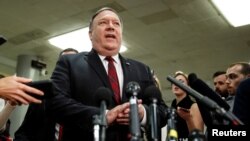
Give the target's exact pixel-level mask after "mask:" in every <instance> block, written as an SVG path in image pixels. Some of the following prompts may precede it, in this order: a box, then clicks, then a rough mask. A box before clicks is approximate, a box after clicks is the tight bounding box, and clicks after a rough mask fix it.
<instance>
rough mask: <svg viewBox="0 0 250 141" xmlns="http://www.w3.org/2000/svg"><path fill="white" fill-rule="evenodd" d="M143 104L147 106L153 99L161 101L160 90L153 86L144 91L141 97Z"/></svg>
mask: <svg viewBox="0 0 250 141" xmlns="http://www.w3.org/2000/svg"><path fill="white" fill-rule="evenodd" d="M143 99H144V102H145V103H147V104H150V103H152V100H153V99H156V100H157V101H159V100H160V99H162V96H161V92H160V89H159V88H157V87H156V86H155V85H151V86H149V87H147V88H146V89H145V92H144V95H143Z"/></svg>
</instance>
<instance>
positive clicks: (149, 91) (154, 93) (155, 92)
mask: <svg viewBox="0 0 250 141" xmlns="http://www.w3.org/2000/svg"><path fill="white" fill-rule="evenodd" d="M144 99H145V103H151V104H150V106H149V116H150V117H149V119H150V127H151V140H152V141H158V140H159V136H158V135H159V133H158V132H159V131H158V129H159V126H158V121H157V119H158V116H157V103H158V101H159V99H161V92H160V90H159V89H158V88H157V87H156V86H155V85H151V86H149V87H147V88H146V89H145V93H144Z"/></svg>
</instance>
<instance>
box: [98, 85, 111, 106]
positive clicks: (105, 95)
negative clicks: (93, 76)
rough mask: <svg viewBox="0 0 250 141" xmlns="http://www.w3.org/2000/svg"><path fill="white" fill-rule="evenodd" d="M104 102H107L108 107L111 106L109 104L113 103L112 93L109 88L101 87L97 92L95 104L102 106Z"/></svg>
mask: <svg viewBox="0 0 250 141" xmlns="http://www.w3.org/2000/svg"><path fill="white" fill-rule="evenodd" d="M102 101H105V102H106V105H107V106H109V104H110V103H111V101H112V92H111V90H110V89H109V88H105V87H100V88H98V89H97V90H96V92H95V102H96V105H100V103H101V102H102Z"/></svg>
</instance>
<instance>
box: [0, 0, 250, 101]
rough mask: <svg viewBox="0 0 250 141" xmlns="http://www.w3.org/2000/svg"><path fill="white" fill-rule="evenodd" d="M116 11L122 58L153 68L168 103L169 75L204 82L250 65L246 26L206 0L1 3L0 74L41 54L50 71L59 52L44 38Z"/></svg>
mask: <svg viewBox="0 0 250 141" xmlns="http://www.w3.org/2000/svg"><path fill="white" fill-rule="evenodd" d="M102 6H110V7H113V8H115V9H116V10H117V11H118V12H119V14H120V16H121V17H122V19H123V22H124V34H123V37H124V38H123V39H124V40H123V44H125V45H126V46H127V47H128V51H127V52H125V53H123V55H124V56H125V57H129V58H133V59H136V60H139V61H142V62H144V63H146V64H147V65H149V66H150V67H151V68H152V69H154V70H155V72H156V74H157V76H158V77H159V79H160V82H161V85H162V88H163V95H164V99H165V100H166V102H169V101H171V100H172V98H173V94H172V93H171V92H170V89H169V88H170V83H169V82H167V81H166V76H167V75H173V73H174V72H175V71H177V70H182V71H184V72H186V73H191V72H194V73H196V74H197V75H198V76H199V77H200V78H202V79H203V80H204V81H206V82H207V83H208V84H210V85H211V84H212V83H211V80H212V78H211V77H212V74H213V73H214V72H215V71H217V70H225V69H226V68H227V66H228V65H229V64H231V63H233V62H238V61H249V58H250V57H249V56H250V55H249V53H250V25H247V26H242V27H237V28H234V27H232V26H230V25H229V24H228V23H227V22H226V21H225V20H224V19H223V17H222V16H221V15H220V13H219V12H218V11H216V9H215V8H214V7H213V5H212V4H211V2H210V1H209V0H108V1H104V0H15V1H14V0H1V1H0V35H3V36H4V37H6V38H7V39H8V41H7V43H5V44H3V45H1V46H0V73H2V74H5V75H12V74H14V73H15V71H16V70H15V68H16V61H17V57H18V56H19V55H23V54H26V55H36V56H39V58H41V59H42V60H43V61H44V62H45V63H46V64H47V70H48V72H49V74H48V76H46V77H44V79H46V78H49V76H50V75H51V72H52V71H53V69H54V66H55V63H56V61H57V59H58V54H59V52H60V51H61V50H60V49H59V48H56V47H54V46H52V45H50V44H49V43H48V39H49V38H51V37H54V36H57V35H60V34H64V33H67V32H70V31H73V30H76V29H79V28H82V27H86V26H88V22H89V20H90V17H91V15H92V14H93V12H94V11H95V10H96V9H98V8H99V7H102Z"/></svg>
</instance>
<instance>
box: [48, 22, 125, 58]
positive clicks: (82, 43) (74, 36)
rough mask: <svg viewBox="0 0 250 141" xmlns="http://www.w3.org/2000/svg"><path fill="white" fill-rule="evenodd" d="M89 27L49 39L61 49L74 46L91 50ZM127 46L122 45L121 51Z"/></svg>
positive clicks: (82, 49) (80, 49)
mask: <svg viewBox="0 0 250 141" xmlns="http://www.w3.org/2000/svg"><path fill="white" fill-rule="evenodd" d="M88 32H89V28H88V27H86V28H82V29H79V30H76V31H73V32H69V33H66V34H63V35H60V36H56V37H53V38H51V39H49V43H50V44H52V45H54V46H56V47H59V48H61V49H66V48H74V49H76V50H78V51H79V52H81V51H90V50H91V49H92V44H91V41H90V39H89V35H88ZM126 50H127V47H125V46H123V45H122V46H121V49H120V52H121V53H122V52H125V51H126Z"/></svg>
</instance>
